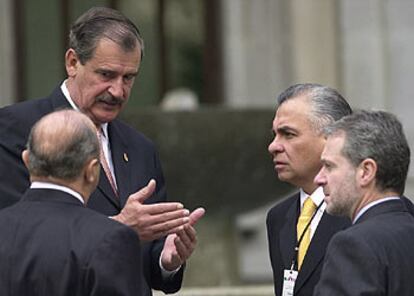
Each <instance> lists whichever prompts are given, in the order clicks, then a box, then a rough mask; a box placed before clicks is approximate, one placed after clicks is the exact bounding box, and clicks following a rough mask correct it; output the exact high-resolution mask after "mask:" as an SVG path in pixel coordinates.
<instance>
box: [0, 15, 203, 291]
mask: <svg viewBox="0 0 414 296" xmlns="http://www.w3.org/2000/svg"><path fill="white" fill-rule="evenodd" d="M143 56H144V43H143V39H142V37H141V35H140V32H139V31H138V29H137V27H136V26H135V25H134V24H133V23H132V22H131V21H130V20H129V19H128V18H126V17H125V16H124V15H122V14H121V13H120V12H118V11H116V10H112V9H109V8H103V7H96V8H91V9H90V10H88V11H87V12H85V13H84V14H83V15H82V16H80V17H79V18H78V19H77V20H76V21H75V23H74V24H73V26H72V27H71V30H70V34H69V49H68V50H67V51H66V54H65V66H66V72H67V76H68V77H67V79H66V80H65V81H63V82H62V83H61V84H60V85H59V86H58V87H56V89H55V90H54V91H53V92H52V94H51V95H50V96H48V97H47V98H44V99H40V100H29V101H26V102H23V103H19V104H15V105H13V106H9V107H5V108H2V109H0V196H1V197H0V208H4V207H7V206H9V205H11V204H13V203H15V202H16V201H18V199H19V197H20V196H21V195H22V194H23V193H24V191H25V190H26V189H27V188H28V187H29V184H30V183H29V175H28V172H27V170H26V168H25V167H24V165H23V162H22V161H21V159H20V155H21V152H22V151H23V150H24V148H25V141H26V139H27V136H28V134H29V131H30V128H31V127H32V125H33V124H34V123H35V122H36V121H37V120H38V119H39V118H41V117H42V116H44V115H45V114H48V113H50V112H52V111H54V110H56V109H62V108H73V109H75V110H79V111H80V112H82V113H84V114H86V115H87V116H88V117H89V118H90V119H91V120H92V122H93V123H94V124H95V125H96V128H97V132H98V135H99V139H100V142H101V148H102V149H101V150H102V151H101V157H100V159H101V178H100V181H99V184H98V187H97V190H95V191H94V192H93V193H92V194H91V197H90V200H89V202H88V207H89V208H91V209H94V210H96V211H98V212H100V213H102V214H104V215H107V216H110V217H111V218H113V219H115V220H117V221H119V222H121V223H124V224H126V225H128V226H131V227H132V228H133V229H134V230H135V231H136V232H137V233H138V234H139V237H140V239H141V241H143V242H144V243H143V247H142V249H143V272H144V276H145V280H146V282H145V283H146V284H145V285H144V286H145V288H146V292H145V293H144V295H151V294H152V292H151V288H152V289H157V290H162V291H164V292H166V293H171V292H176V291H177V290H179V289H180V287H181V283H182V277H183V270H184V263H185V261H186V260H187V259H188V258H189V257H190V256H191V254H192V252H193V251H194V248H195V246H196V243H197V239H196V231H195V228H194V227H193V226H194V224H195V223H196V222H197V220H199V219H200V218H201V217H202V216H203V214H204V209H202V208H199V209H196V210H195V211H193V212H192V213H190V212H189V211H188V210H186V209H184V208H183V205H182V204H180V203H176V202H168V203H167V202H166V189H165V184H164V177H163V173H162V169H161V165H160V160H159V157H158V154H157V152H156V149H155V148H154V145H153V143H152V142H151V141H150V140H149V139H147V138H146V137H145V136H144V135H142V134H141V133H139V132H137V131H136V130H134V129H133V128H132V127H130V126H128V125H127V124H125V123H123V122H121V121H120V120H118V119H117V117H118V115H119V113H120V111H121V110H122V109H123V108H124V107H125V105H126V103H127V101H128V98H129V95H130V91H131V88H132V86H133V83H134V80H135V77H136V76H137V74H138V71H139V68H140V64H141V61H142V58H143Z"/></svg>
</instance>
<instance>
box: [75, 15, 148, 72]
mask: <svg viewBox="0 0 414 296" xmlns="http://www.w3.org/2000/svg"><path fill="white" fill-rule="evenodd" d="M103 38H107V39H109V40H112V41H113V42H115V43H116V44H118V45H119V46H120V47H121V48H122V49H123V50H125V51H127V52H129V51H132V50H134V49H135V48H136V47H137V44H138V45H139V46H140V49H141V60H142V58H143V56H144V40H143V39H142V37H141V34H140V32H139V30H138V28H137V27H136V26H135V25H134V23H133V22H132V21H131V20H129V19H128V18H127V17H125V16H124V15H123V14H122V13H120V12H119V11H117V10H114V9H111V8H107V7H93V8H91V9H89V10H88V11H86V12H85V13H84V14H83V15H81V16H80V17H79V18H78V19H77V20H76V21H75V23H74V24H73V25H72V27H71V29H70V32H69V47H70V48H72V49H74V50H75V52H76V54H77V56H78V58H79V61H80V62H81V63H82V65H84V64H85V63H86V62H87V61H88V60H90V59H91V58H92V57H93V54H94V52H95V49H96V47H97V44H98V42H99V41H100V40H101V39H103Z"/></svg>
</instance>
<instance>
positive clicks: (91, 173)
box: [85, 158, 100, 184]
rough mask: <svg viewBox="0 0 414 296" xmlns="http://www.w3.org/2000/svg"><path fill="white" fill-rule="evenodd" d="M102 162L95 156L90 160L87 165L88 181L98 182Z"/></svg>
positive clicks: (86, 174) (86, 175)
mask: <svg viewBox="0 0 414 296" xmlns="http://www.w3.org/2000/svg"><path fill="white" fill-rule="evenodd" d="M99 172H100V164H99V160H98V159H96V158H93V159H91V160H89V161H88V163H87V164H86V166H85V179H86V181H87V182H88V183H91V184H93V183H96V184H98V181H99Z"/></svg>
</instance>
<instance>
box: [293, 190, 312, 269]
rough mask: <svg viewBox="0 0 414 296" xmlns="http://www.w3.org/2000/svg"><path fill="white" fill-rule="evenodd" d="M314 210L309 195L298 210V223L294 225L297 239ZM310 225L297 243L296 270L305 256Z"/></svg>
mask: <svg viewBox="0 0 414 296" xmlns="http://www.w3.org/2000/svg"><path fill="white" fill-rule="evenodd" d="M315 210H316V205H315V203H314V202H313V201H312V199H311V198H310V197H308V198H307V199H306V200H305V203H304V204H303V208H302V211H301V212H300V216H299V219H298V224H297V226H296V232H297V239H298V240H299V239H300V237H301V236H302V233H303V231H304V230H305V227H306V225H308V224H309V222H310V221H311V219H312V216H313V213H314V212H315ZM310 241H311V239H310V226H309V227H308V228H307V229H306V231H305V234H304V235H303V238H302V241H301V242H300V245H299V251H298V270H300V268H301V266H302V263H303V259H304V258H305V255H306V251H307V250H308V247H309V244H310Z"/></svg>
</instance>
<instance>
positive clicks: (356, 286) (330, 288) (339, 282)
mask: <svg viewBox="0 0 414 296" xmlns="http://www.w3.org/2000/svg"><path fill="white" fill-rule="evenodd" d="M384 276H385V272H384V270H383V267H382V266H381V264H380V262H379V261H378V257H376V256H375V250H374V248H373V246H371V245H369V242H367V241H366V240H364V238H363V237H355V236H354V235H352V234H349V233H348V232H347V231H345V232H340V233H338V234H336V235H335V236H334V237H333V238H332V240H331V242H330V243H329V246H328V249H327V253H326V256H325V262H324V266H323V269H322V274H321V279H320V281H319V283H318V284H317V286H316V288H315V293H314V296H330V295H341V296H358V295H364V296H374V295H375V296H380V295H386V292H385V287H384V286H383V283H382V281H381V279H383V278H384Z"/></svg>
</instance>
